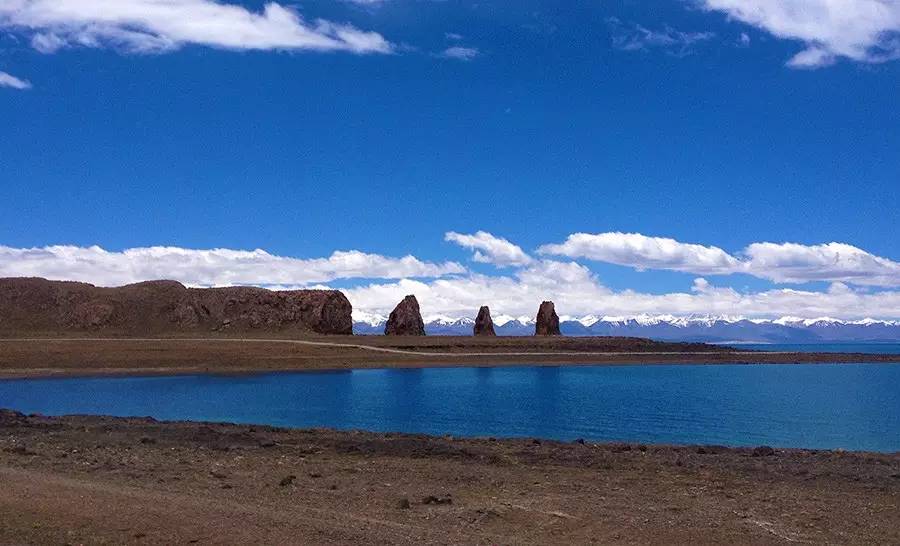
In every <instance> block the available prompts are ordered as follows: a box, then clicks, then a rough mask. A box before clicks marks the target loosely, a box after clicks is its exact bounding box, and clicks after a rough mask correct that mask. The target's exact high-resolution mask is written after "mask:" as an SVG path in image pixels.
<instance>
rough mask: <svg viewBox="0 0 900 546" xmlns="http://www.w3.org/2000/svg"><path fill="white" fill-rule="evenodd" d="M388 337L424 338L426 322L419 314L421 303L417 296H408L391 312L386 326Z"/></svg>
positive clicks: (385, 330)
mask: <svg viewBox="0 0 900 546" xmlns="http://www.w3.org/2000/svg"><path fill="white" fill-rule="evenodd" d="M384 335H386V336H424V335H425V322H423V321H422V314H421V313H420V312H419V302H418V301H417V300H416V297H415V296H406V297H405V298H403V301H401V302H400V303H398V304H397V307H395V308H394V310H393V311H391V316H390V317H388V321H387V324H385V325H384Z"/></svg>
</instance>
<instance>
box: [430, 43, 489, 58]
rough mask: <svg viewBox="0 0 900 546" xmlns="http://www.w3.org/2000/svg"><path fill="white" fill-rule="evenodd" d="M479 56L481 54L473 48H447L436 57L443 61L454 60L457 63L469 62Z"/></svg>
mask: <svg viewBox="0 0 900 546" xmlns="http://www.w3.org/2000/svg"><path fill="white" fill-rule="evenodd" d="M480 54H481V52H480V51H479V50H478V49H477V48H474V47H462V46H454V47H448V48H447V49H445V50H444V51H442V52H441V54H440V55H438V56H439V57H443V58H445V59H456V60H458V61H471V60H472V59H474V58H475V57H477V56H479V55H480Z"/></svg>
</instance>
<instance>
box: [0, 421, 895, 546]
mask: <svg viewBox="0 0 900 546" xmlns="http://www.w3.org/2000/svg"><path fill="white" fill-rule="evenodd" d="M0 483H2V487H0V543H2V544H185V543H199V544H579V543H596V544H610V543H613V544H646V543H657V544H688V543H695V544H697V543H728V544H751V543H752V544H780V543H810V544H897V543H900V454H892V455H888V454H873V453H845V452H840V451H805V450H780V449H775V450H769V449H763V448H757V449H755V450H754V449H728V448H723V447H716V446H704V447H698V446H689V447H669V446H639V445H632V444H600V445H594V444H591V443H585V444H581V443H578V442H574V443H571V444H566V443H557V442H548V441H543V442H541V441H536V440H531V439H523V440H500V441H495V440H492V439H478V440H476V439H459V438H449V437H442V438H436V437H426V436H411V435H399V434H374V433H363V432H334V431H327V430H315V431H308V430H307V431H303V430H287V429H275V428H269V427H261V426H238V425H220V424H202V423H160V422H156V421H153V420H152V419H116V418H106V417H63V418H47V417H39V416H31V417H26V416H24V415H21V414H16V413H13V412H2V411H0Z"/></svg>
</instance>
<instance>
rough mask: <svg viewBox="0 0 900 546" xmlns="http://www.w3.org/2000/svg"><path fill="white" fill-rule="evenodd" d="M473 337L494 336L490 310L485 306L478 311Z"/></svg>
mask: <svg viewBox="0 0 900 546" xmlns="http://www.w3.org/2000/svg"><path fill="white" fill-rule="evenodd" d="M474 335H476V336H496V335H497V334H496V333H495V332H494V321H493V320H491V310H490V309H489V308H488V306H487V305H482V306H481V309H479V310H478V316H477V317H476V318H475V328H474Z"/></svg>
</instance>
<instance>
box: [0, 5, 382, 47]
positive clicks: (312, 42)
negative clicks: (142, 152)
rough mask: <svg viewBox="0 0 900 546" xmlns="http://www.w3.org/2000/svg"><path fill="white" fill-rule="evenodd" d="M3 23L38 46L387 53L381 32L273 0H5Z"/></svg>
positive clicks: (0, 7) (0, 18)
mask: <svg viewBox="0 0 900 546" xmlns="http://www.w3.org/2000/svg"><path fill="white" fill-rule="evenodd" d="M0 28H6V29H11V30H14V31H17V30H18V31H26V32H29V33H31V34H32V45H33V47H35V48H36V49H38V50H39V51H43V52H53V51H56V50H58V49H60V48H62V47H73V46H83V47H113V48H116V49H120V50H124V51H129V52H143V53H151V52H165V51H170V50H173V49H177V48H179V47H181V46H182V45H185V44H196V45H205V46H210V47H218V48H225V49H236V50H272V49H284V50H316V51H337V50H342V51H351V52H354V53H387V52H390V51H391V49H392V46H391V44H390V43H389V42H388V41H387V40H385V39H384V37H382V36H381V35H380V34H378V33H376V32H367V31H363V30H359V29H357V28H355V27H353V26H351V25H346V24H338V23H333V22H330V21H325V20H321V19H319V20H316V21H314V22H308V21H306V20H304V19H303V18H302V17H301V16H300V15H299V14H298V13H297V12H296V11H295V10H294V9H292V8H289V7H284V6H282V5H281V4H278V3H275V2H269V3H267V4H265V6H264V7H263V9H262V11H261V12H253V11H250V10H248V9H247V8H245V7H243V6H241V5H239V4H228V3H220V2H217V1H214V0H115V1H112V2H103V1H98V0H0Z"/></svg>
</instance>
